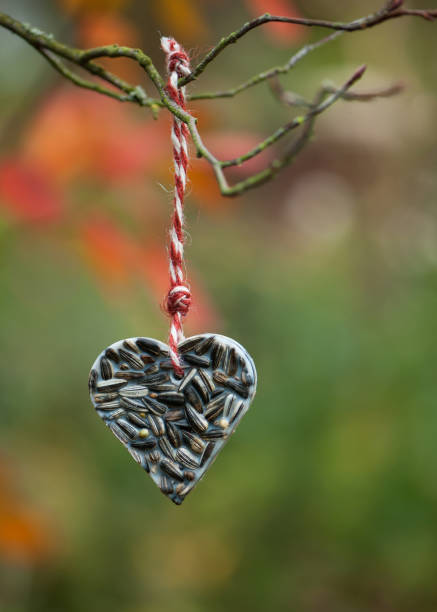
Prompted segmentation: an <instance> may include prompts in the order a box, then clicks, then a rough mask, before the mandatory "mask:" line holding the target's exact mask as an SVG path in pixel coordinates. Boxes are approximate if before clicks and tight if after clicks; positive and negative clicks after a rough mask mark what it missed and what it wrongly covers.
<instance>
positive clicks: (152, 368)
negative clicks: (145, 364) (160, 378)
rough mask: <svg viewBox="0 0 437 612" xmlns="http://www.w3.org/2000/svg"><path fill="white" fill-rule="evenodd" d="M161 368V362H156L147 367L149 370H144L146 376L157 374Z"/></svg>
mask: <svg viewBox="0 0 437 612" xmlns="http://www.w3.org/2000/svg"><path fill="white" fill-rule="evenodd" d="M159 370H160V367H159V364H158V363H155V365H152V366H150V368H147V370H144V374H145V375H146V376H153V375H154V374H157V373H158V372H159Z"/></svg>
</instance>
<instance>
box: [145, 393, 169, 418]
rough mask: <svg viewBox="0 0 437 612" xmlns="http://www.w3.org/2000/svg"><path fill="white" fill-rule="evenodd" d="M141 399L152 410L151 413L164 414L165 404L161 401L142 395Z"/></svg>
mask: <svg viewBox="0 0 437 612" xmlns="http://www.w3.org/2000/svg"><path fill="white" fill-rule="evenodd" d="M142 401H143V403H144V405H145V406H147V408H148V409H149V410H150V412H152V413H153V414H157V415H158V416H160V415H162V414H164V413H165V412H166V410H167V406H166V405H165V404H161V402H157V401H156V400H155V399H152V398H151V397H143V398H142Z"/></svg>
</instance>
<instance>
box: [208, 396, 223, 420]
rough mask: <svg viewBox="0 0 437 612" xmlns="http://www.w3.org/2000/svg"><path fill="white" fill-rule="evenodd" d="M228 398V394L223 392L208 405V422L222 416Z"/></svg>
mask: <svg viewBox="0 0 437 612" xmlns="http://www.w3.org/2000/svg"><path fill="white" fill-rule="evenodd" d="M227 396H228V394H227V393H226V392H223V393H221V394H220V395H218V396H217V397H215V398H214V399H213V400H211V401H210V402H209V403H208V404H207V405H206V408H205V417H206V418H207V419H208V420H212V419H215V417H216V416H217V415H218V414H220V412H221V411H222V410H223V406H224V404H225V401H226V398H227Z"/></svg>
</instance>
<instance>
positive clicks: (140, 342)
mask: <svg viewBox="0 0 437 612" xmlns="http://www.w3.org/2000/svg"><path fill="white" fill-rule="evenodd" d="M135 342H136V344H137V346H138V348H139V349H140V350H141V351H144V352H145V353H151V354H152V355H159V353H160V352H161V349H160V348H159V344H158V343H157V342H155V341H154V340H150V339H149V338H137V339H136V340H135Z"/></svg>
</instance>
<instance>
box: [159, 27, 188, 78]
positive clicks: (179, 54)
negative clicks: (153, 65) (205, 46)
mask: <svg viewBox="0 0 437 612" xmlns="http://www.w3.org/2000/svg"><path fill="white" fill-rule="evenodd" d="M161 47H162V49H163V51H164V52H165V53H166V54H167V71H168V73H169V74H170V75H171V74H172V73H174V72H176V73H177V75H178V76H179V77H184V76H189V75H190V74H191V71H190V58H189V57H188V55H187V54H186V52H185V51H184V49H183V48H182V47H181V45H180V44H179V43H177V42H176V41H175V40H174V39H173V38H169V37H166V36H163V37H162V38H161Z"/></svg>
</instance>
